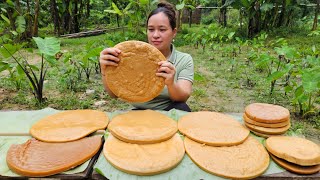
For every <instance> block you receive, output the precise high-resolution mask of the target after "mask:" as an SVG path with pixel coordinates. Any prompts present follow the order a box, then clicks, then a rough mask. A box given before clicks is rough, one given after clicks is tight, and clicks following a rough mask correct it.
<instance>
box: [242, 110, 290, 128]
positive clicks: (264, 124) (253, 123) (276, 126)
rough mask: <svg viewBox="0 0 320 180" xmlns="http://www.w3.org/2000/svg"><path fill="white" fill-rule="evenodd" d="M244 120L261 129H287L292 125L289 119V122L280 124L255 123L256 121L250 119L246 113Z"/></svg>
mask: <svg viewBox="0 0 320 180" xmlns="http://www.w3.org/2000/svg"><path fill="white" fill-rule="evenodd" d="M243 119H244V121H245V122H246V123H248V124H252V125H255V126H260V127H266V128H279V127H285V126H287V125H288V124H289V123H290V120H289V119H288V120H287V121H284V122H280V123H262V122H258V121H254V120H252V119H250V118H248V116H247V115H246V114H245V113H243Z"/></svg>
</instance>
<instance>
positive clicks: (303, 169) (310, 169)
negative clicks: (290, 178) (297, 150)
mask: <svg viewBox="0 0 320 180" xmlns="http://www.w3.org/2000/svg"><path fill="white" fill-rule="evenodd" d="M270 157H271V158H272V159H273V160H274V162H276V163H277V164H278V165H279V166H281V167H283V168H284V169H286V170H288V171H290V172H293V173H297V174H314V173H317V172H319V171H320V165H319V164H318V165H314V166H300V165H297V164H294V163H291V162H288V161H285V160H283V159H280V158H277V157H276V156H274V155H272V154H270Z"/></svg>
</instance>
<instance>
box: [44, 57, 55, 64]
mask: <svg viewBox="0 0 320 180" xmlns="http://www.w3.org/2000/svg"><path fill="white" fill-rule="evenodd" d="M44 59H45V60H46V61H47V62H48V63H49V64H50V65H51V66H54V65H56V64H57V60H56V58H55V56H50V55H44Z"/></svg>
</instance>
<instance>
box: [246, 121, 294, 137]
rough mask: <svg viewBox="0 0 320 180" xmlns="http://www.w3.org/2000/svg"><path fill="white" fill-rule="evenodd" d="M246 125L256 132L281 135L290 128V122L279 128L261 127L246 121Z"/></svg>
mask: <svg viewBox="0 0 320 180" xmlns="http://www.w3.org/2000/svg"><path fill="white" fill-rule="evenodd" d="M245 125H246V126H247V127H248V128H249V129H250V130H253V131H255V132H259V133H263V134H270V135H279V134H284V133H285V132H286V131H287V130H288V129H289V128H290V124H288V125H287V126H285V127H279V128H266V127H260V126H256V125H252V124H248V123H245Z"/></svg>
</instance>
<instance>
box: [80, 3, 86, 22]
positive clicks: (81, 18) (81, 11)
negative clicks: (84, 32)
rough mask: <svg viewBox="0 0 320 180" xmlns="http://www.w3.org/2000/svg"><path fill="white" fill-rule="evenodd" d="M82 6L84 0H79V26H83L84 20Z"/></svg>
mask: <svg viewBox="0 0 320 180" xmlns="http://www.w3.org/2000/svg"><path fill="white" fill-rule="evenodd" d="M83 7H84V2H83V0H80V8H79V13H78V14H79V16H78V17H79V19H78V20H79V26H80V27H83V26H84V21H85V19H86V18H85V17H83V15H84V14H83Z"/></svg>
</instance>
